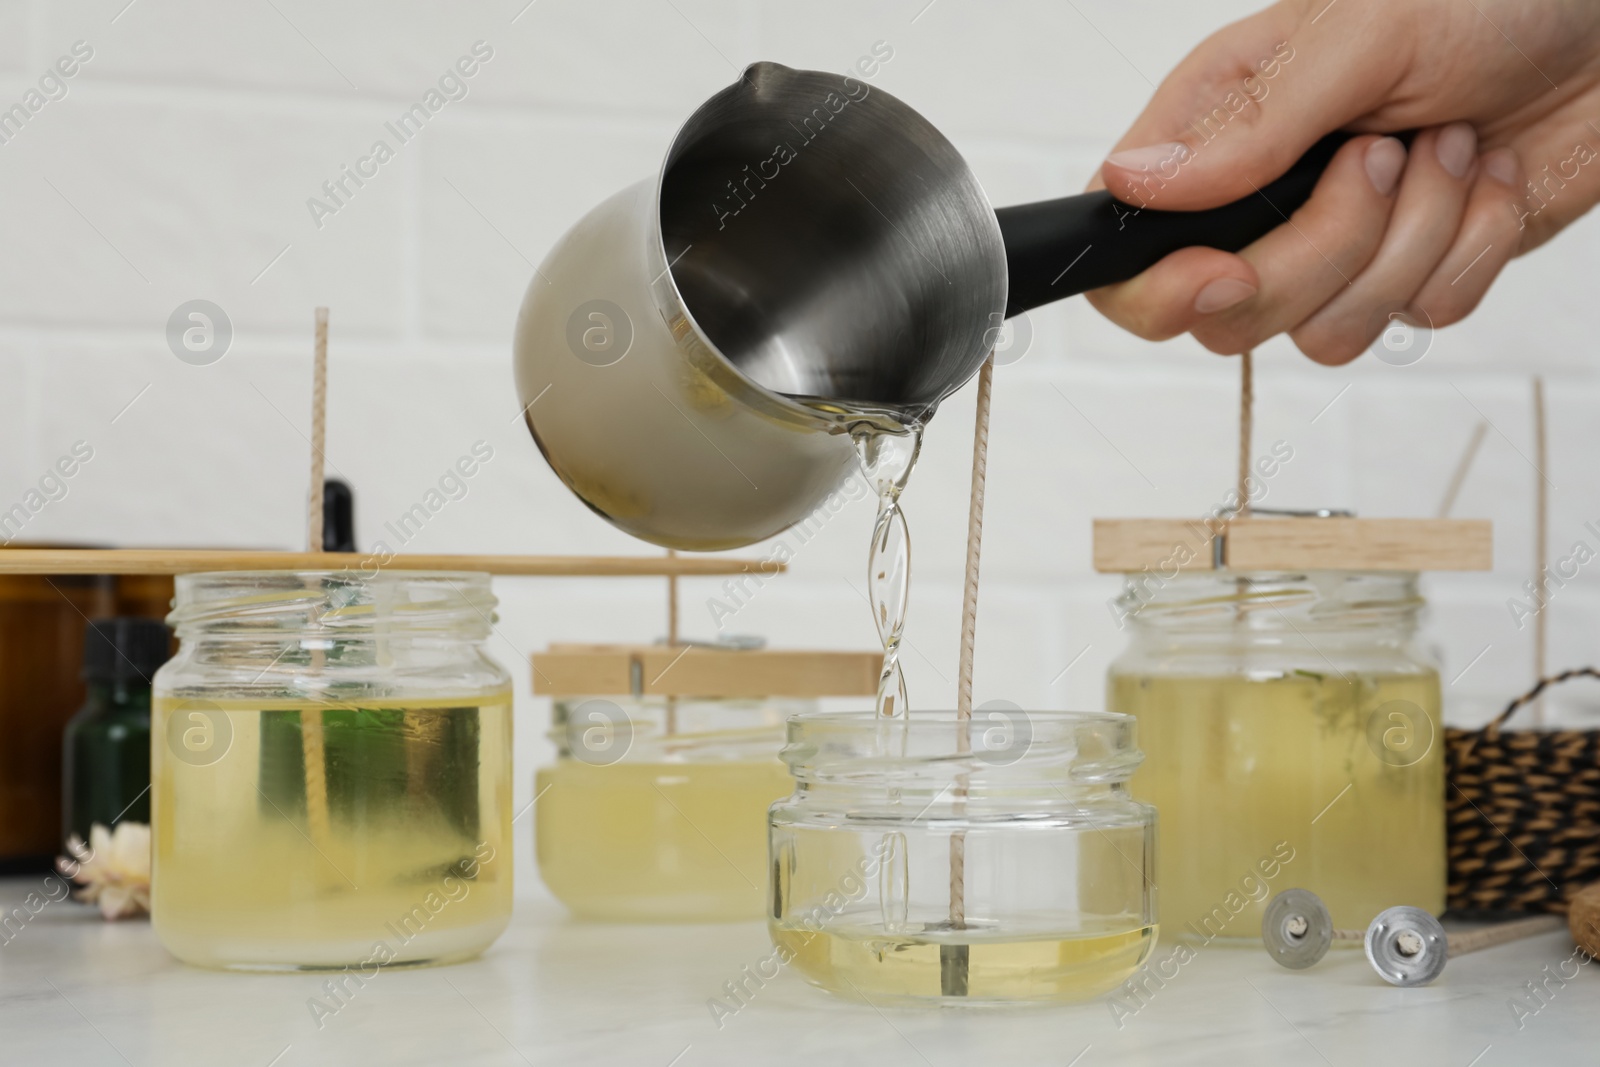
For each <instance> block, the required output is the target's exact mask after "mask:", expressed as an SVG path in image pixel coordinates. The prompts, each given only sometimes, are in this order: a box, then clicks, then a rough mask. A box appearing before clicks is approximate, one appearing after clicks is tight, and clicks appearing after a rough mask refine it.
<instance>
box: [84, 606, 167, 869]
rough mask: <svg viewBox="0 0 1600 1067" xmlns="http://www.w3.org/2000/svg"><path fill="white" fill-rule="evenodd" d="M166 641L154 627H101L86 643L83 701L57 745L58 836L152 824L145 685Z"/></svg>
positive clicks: (114, 623)
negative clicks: (95, 826) (96, 826)
mask: <svg viewBox="0 0 1600 1067" xmlns="http://www.w3.org/2000/svg"><path fill="white" fill-rule="evenodd" d="M170 651H171V636H170V634H169V632H168V630H167V628H166V626H165V625H164V624H163V623H161V622H159V621H157V620H156V619H99V620H96V621H95V622H91V623H90V624H89V630H88V632H87V633H86V634H85V635H84V642H83V680H84V682H85V684H86V685H87V686H88V690H89V693H88V697H87V699H86V700H85V702H84V705H83V708H82V710H80V711H79V712H78V713H77V714H76V715H74V716H73V717H72V721H71V722H69V723H67V729H66V734H65V736H64V737H63V739H62V746H61V753H62V757H61V758H62V773H61V791H62V796H61V836H62V839H63V841H65V839H66V838H68V837H70V836H71V835H73V834H77V835H78V836H79V837H81V838H83V839H84V840H85V841H87V840H88V839H89V827H90V826H91V825H92V824H94V823H99V824H100V825H102V826H105V827H107V828H111V827H113V826H114V825H115V824H116V823H118V822H121V821H123V820H131V821H133V822H142V823H148V822H149V821H150V682H151V679H152V678H154V677H155V673H156V668H158V667H160V666H161V665H162V664H163V663H165V662H166V661H167V658H168V656H169V655H170Z"/></svg>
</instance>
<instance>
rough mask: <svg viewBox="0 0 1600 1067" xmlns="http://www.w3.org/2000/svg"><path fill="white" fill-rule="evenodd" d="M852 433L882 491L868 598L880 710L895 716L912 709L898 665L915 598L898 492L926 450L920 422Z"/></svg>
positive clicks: (873, 482) (860, 427) (876, 486)
mask: <svg viewBox="0 0 1600 1067" xmlns="http://www.w3.org/2000/svg"><path fill="white" fill-rule="evenodd" d="M851 438H852V439H853V440H854V441H855V445H856V455H857V456H858V457H859V458H860V460H861V470H862V473H863V474H865V475H866V478H867V484H868V485H869V486H871V487H872V490H873V491H874V492H875V493H876V494H877V496H878V516H877V518H876V519H875V520H874V521H873V524H872V547H871V550H870V551H869V552H868V554H867V599H868V601H869V602H870V603H871V605H872V621H873V623H874V625H876V626H877V628H878V640H880V641H881V642H883V671H882V673H881V674H880V676H879V678H878V699H877V704H876V710H877V713H878V714H879V715H880V716H882V717H885V718H895V717H897V716H904V715H905V714H906V713H907V712H908V711H909V707H908V705H907V702H906V679H905V673H904V671H902V670H901V668H900V639H901V637H902V635H903V634H904V632H905V625H906V605H907V603H908V602H909V600H910V598H911V532H910V530H909V529H908V528H907V526H906V516H905V511H904V509H902V508H901V507H900V494H901V493H902V492H904V491H905V487H906V482H908V481H909V480H910V478H911V469H912V468H913V467H915V466H916V463H917V456H918V455H919V454H920V453H921V451H922V426H921V424H920V423H913V424H912V425H911V426H910V427H908V428H907V429H906V430H905V431H904V432H902V433H889V432H885V431H883V430H881V429H877V428H875V427H871V426H868V425H858V426H856V427H855V428H853V429H852V430H851Z"/></svg>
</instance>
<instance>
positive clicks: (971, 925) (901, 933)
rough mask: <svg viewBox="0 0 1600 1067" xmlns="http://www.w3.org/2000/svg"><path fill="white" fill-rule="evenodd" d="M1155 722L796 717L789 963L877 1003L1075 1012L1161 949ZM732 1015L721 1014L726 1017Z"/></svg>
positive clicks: (780, 921)
mask: <svg viewBox="0 0 1600 1067" xmlns="http://www.w3.org/2000/svg"><path fill="white" fill-rule="evenodd" d="M1135 729H1136V724H1135V723H1134V721H1133V720H1132V719H1130V718H1129V717H1128V716H1126V715H1110V714H1106V713H1104V712H1070V711H1034V712H1028V711H1023V710H1021V709H1019V708H1017V707H1016V706H1015V705H1004V704H999V705H997V704H987V705H984V706H983V707H980V708H978V709H977V710H976V711H975V712H974V713H973V715H972V717H971V718H969V719H966V720H964V721H963V720H962V719H960V718H958V717H957V716H955V715H954V714H951V713H948V712H923V711H915V710H914V711H912V712H911V713H910V714H909V715H902V716H897V717H888V716H883V715H878V714H876V713H874V712H872V711H863V712H823V713H820V714H811V715H800V716H796V717H795V718H793V719H791V720H790V721H789V738H788V744H787V745H786V746H785V747H784V750H783V757H784V760H785V762H787V763H788V764H789V767H790V769H791V770H793V772H794V777H795V789H794V795H793V796H791V797H787V798H785V799H784V800H783V801H782V802H780V803H778V804H775V805H774V806H773V808H772V814H771V832H772V846H771V847H772V871H773V879H774V884H773V890H772V900H771V905H770V912H769V914H768V917H767V924H768V929H769V930H770V932H771V934H772V940H773V946H774V952H773V955H772V957H771V958H772V959H773V960H774V961H776V962H777V963H780V964H789V965H790V966H792V967H793V968H794V969H795V970H796V971H798V972H799V973H800V975H801V976H802V977H804V978H805V979H806V980H807V981H809V982H811V983H812V984H813V985H816V986H819V987H821V988H822V989H825V990H827V991H829V992H831V993H835V994H838V995H840V996H843V997H846V998H849V999H852V1000H857V1001H861V1000H865V1001H866V1002H867V1003H869V1004H873V1005H880V1004H885V1003H891V1004H904V1005H917V1004H921V1005H928V1004H940V1005H950V1006H967V1005H1005V1004H1018V1003H1028V1002H1034V1003H1066V1002H1071V1001H1078V1000H1087V999H1090V998H1092V997H1096V996H1099V995H1101V994H1103V993H1106V992H1108V991H1109V990H1112V989H1115V988H1116V987H1117V986H1119V985H1121V984H1122V983H1123V982H1124V981H1126V980H1127V979H1128V978H1129V977H1130V976H1131V975H1132V974H1133V973H1134V972H1135V971H1136V970H1137V969H1138V967H1139V965H1140V964H1141V963H1142V962H1143V961H1144V960H1145V959H1146V957H1148V955H1149V954H1150V951H1151V950H1152V949H1153V948H1154V947H1155V943H1156V935H1157V926H1156V896H1155V892H1154V886H1155V883H1156V881H1157V879H1158V878H1159V877H1160V872H1159V871H1158V870H1157V869H1156V868H1155V867H1154V866H1153V860H1154V853H1155V842H1156V817H1155V812H1154V811H1153V810H1152V809H1151V808H1150V806H1149V805H1147V804H1141V803H1138V802H1137V801H1135V800H1134V799H1132V798H1131V797H1130V796H1129V794H1128V788H1127V785H1128V776H1129V775H1130V774H1131V773H1133V771H1134V769H1135V768H1136V767H1137V766H1138V764H1139V749H1138V747H1137V745H1136V738H1135ZM713 1014H715V1012H713Z"/></svg>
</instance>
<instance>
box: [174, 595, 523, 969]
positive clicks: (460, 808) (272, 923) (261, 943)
mask: <svg viewBox="0 0 1600 1067" xmlns="http://www.w3.org/2000/svg"><path fill="white" fill-rule="evenodd" d="M494 605H495V598H494V596H493V594H492V593H491V592H490V589H489V576H488V575H486V574H444V573H420V572H410V573H407V572H383V573H379V574H377V575H375V576H371V577H365V576H361V575H354V574H351V573H348V572H344V573H300V574H297V573H286V572H261V573H235V574H195V575H186V576H183V577H180V578H179V579H178V585H177V601H176V609H175V610H174V611H173V613H172V614H171V615H170V616H169V618H168V622H169V623H170V624H171V625H172V626H173V627H174V629H176V630H177V633H178V638H179V641H180V647H179V650H178V654H177V657H176V658H174V659H173V660H172V661H170V662H169V663H168V664H167V665H166V666H164V667H162V668H161V670H160V672H159V673H158V674H157V675H156V678H155V703H154V716H153V719H152V737H153V744H152V750H153V751H152V759H151V776H152V781H153V791H152V800H153V804H152V832H151V846H152V851H153V857H152V878H153V884H152V917H153V920H154V924H155V930H156V933H157V935H158V936H159V937H160V939H161V941H162V944H164V945H165V946H166V947H167V949H168V950H169V951H171V952H172V954H173V955H175V956H177V957H178V958H179V959H182V960H184V961H186V962H189V963H194V964H199V965H201V966H207V967H225V968H242V969H317V968H345V967H350V968H353V969H354V970H355V971H356V972H358V973H362V974H365V975H367V976H368V977H370V976H371V974H374V973H376V968H378V967H383V966H393V965H402V964H423V963H444V962H450V961H453V960H460V959H465V958H468V957H470V956H473V955H476V954H477V953H479V952H481V951H483V949H484V948H486V947H487V946H488V945H489V944H490V943H491V942H493V941H494V939H495V938H496V937H498V936H499V934H500V933H501V931H503V930H504V929H505V927H506V924H507V922H508V921H509V919H510V914H511V841H510V837H509V834H510V828H511V818H512V816H511V691H510V679H509V678H508V676H507V675H506V673H505V671H504V670H503V669H502V668H501V667H500V666H499V665H498V664H497V663H495V662H494V661H493V660H491V659H489V658H488V657H487V656H486V655H485V654H484V651H483V649H482V642H483V640H484V638H486V637H487V636H488V634H489V629H490V620H491V619H492V617H493V611H494Z"/></svg>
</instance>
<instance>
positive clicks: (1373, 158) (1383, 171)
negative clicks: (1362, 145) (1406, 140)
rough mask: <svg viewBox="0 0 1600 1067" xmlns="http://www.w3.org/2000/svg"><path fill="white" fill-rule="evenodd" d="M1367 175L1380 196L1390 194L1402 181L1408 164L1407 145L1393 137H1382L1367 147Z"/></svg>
mask: <svg viewBox="0 0 1600 1067" xmlns="http://www.w3.org/2000/svg"><path fill="white" fill-rule="evenodd" d="M1366 164H1367V177H1368V178H1369V179H1370V180H1371V182H1372V187H1373V188H1374V189H1376V190H1378V195H1379V196H1388V195H1389V194H1390V193H1392V192H1394V187H1395V186H1396V185H1398V184H1399V182H1400V172H1401V171H1402V170H1404V169H1405V166H1406V146H1405V145H1403V144H1401V143H1400V142H1399V141H1397V140H1395V139H1394V138H1393V137H1380V138H1378V139H1377V140H1376V141H1373V142H1372V147H1370V148H1368V149H1367V159H1366Z"/></svg>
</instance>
